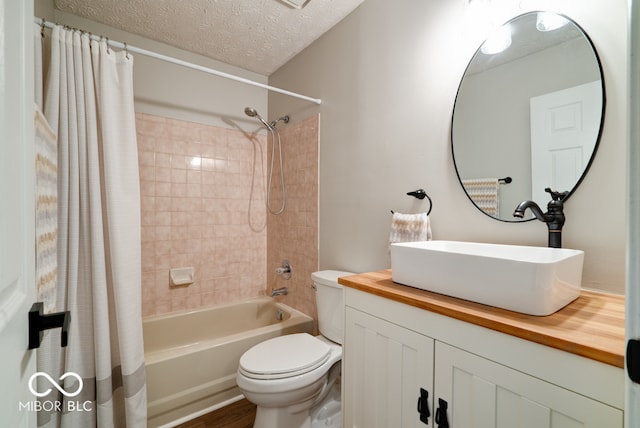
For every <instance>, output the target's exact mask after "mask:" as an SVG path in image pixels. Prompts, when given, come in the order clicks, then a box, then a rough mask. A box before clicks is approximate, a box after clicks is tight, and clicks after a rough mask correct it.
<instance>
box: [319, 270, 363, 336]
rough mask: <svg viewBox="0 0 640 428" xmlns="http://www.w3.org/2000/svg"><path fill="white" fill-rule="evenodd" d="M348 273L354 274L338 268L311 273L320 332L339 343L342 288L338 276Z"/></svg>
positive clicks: (341, 322) (342, 320)
mask: <svg viewBox="0 0 640 428" xmlns="http://www.w3.org/2000/svg"><path fill="white" fill-rule="evenodd" d="M348 275H354V274H353V273H351V272H343V271H338V270H323V271H319V272H313V273H312V274H311V279H312V280H313V284H314V285H315V288H316V306H317V308H318V329H319V330H320V334H322V335H323V336H324V337H326V338H327V339H329V340H331V341H333V342H336V343H340V344H342V338H343V336H344V290H343V288H342V285H340V284H338V278H339V277H341V276H348Z"/></svg>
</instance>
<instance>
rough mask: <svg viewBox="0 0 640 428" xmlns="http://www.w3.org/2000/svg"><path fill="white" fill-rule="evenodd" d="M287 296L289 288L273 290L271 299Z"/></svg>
mask: <svg viewBox="0 0 640 428" xmlns="http://www.w3.org/2000/svg"><path fill="white" fill-rule="evenodd" d="M287 294H289V289H287V287H281V288H272V289H271V297H276V296H286V295H287Z"/></svg>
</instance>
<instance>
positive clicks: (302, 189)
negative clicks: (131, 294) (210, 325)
mask: <svg viewBox="0 0 640 428" xmlns="http://www.w3.org/2000/svg"><path fill="white" fill-rule="evenodd" d="M136 127H137V136H138V154H139V163H140V186H141V198H142V200H141V210H142V300H143V302H142V306H143V308H142V309H143V315H144V316H148V315H156V314H163V313H167V312H173V311H177V310H184V309H193V308H197V307H201V306H210V305H214V304H220V303H228V302H231V301H235V300H241V299H246V298H251V297H256V296H259V295H264V294H265V292H266V291H267V290H268V289H270V288H271V287H279V286H282V285H283V284H280V282H282V279H281V278H277V279H276V278H275V277H274V276H275V274H274V273H273V272H274V270H275V267H276V265H274V263H275V262H272V261H271V260H272V259H273V260H280V259H281V258H282V257H285V258H289V259H290V260H291V261H292V263H293V265H294V276H293V278H292V280H290V281H287V284H284V285H288V286H289V288H290V290H291V294H290V295H289V296H286V297H285V298H284V300H285V301H286V303H288V304H290V305H292V306H294V307H296V308H298V309H300V310H302V311H304V312H305V313H308V314H309V315H311V316H314V317H315V301H314V296H313V294H312V290H311V288H310V287H309V285H310V281H309V275H310V273H311V272H312V271H314V270H316V269H317V265H318V252H317V242H318V236H317V230H318V228H317V217H318V215H317V214H318V207H317V204H318V193H317V190H318V186H317V177H318V118H317V117H313V118H310V119H307V120H304V121H301V122H299V123H297V124H289V125H283V124H281V126H280V130H281V136H282V144H283V151H284V153H283V155H284V169H285V183H286V185H287V208H286V210H285V213H284V214H283V215H281V216H273V215H268V216H267V214H266V209H265V195H266V193H265V186H266V181H265V180H266V176H267V175H266V174H267V168H266V159H267V157H268V154H267V152H266V150H265V147H266V134H265V132H264V131H262V132H260V133H257V134H250V133H246V132H243V131H240V130H233V129H227V128H218V127H214V126H208V125H202V124H197V123H192V122H186V121H180V120H174V119H167V118H163V117H158V116H152V115H147V114H141V113H138V114H136ZM278 173H279V170H278V169H277V162H276V170H275V171H274V184H276V183H277V179H276V178H277V177H278ZM276 187H277V186H274V190H273V191H272V193H273V194H272V206H276V205H278V201H277V200H276V199H277V198H278V197H279V190H277V189H276ZM267 217H268V220H267ZM267 223H268V225H267ZM267 230H269V232H267ZM268 237H269V238H268ZM268 240H269V241H273V242H269V243H267V241H268ZM269 252H272V253H273V254H272V255H271V254H270V255H269V260H270V261H269V262H268V263H267V258H268V257H267V254H268V253H269ZM278 263H279V262H278ZM179 267H194V268H195V282H194V283H193V284H191V285H189V286H182V287H174V286H171V285H170V282H169V271H170V269H171V268H179Z"/></svg>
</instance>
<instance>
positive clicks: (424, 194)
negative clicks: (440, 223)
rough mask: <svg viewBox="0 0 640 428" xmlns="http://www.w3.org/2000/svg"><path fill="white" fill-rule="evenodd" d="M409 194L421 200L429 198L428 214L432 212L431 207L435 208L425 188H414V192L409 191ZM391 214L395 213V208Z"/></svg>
mask: <svg viewBox="0 0 640 428" xmlns="http://www.w3.org/2000/svg"><path fill="white" fill-rule="evenodd" d="M407 196H413V197H414V198H418V199H420V200H422V199H424V198H427V199H428V200H429V211H427V215H429V214H431V209H432V208H433V201H432V200H431V198H430V197H429V195H427V192H425V191H424V190H423V189H418V190H414V191H413V192H407ZM391 214H393V210H391Z"/></svg>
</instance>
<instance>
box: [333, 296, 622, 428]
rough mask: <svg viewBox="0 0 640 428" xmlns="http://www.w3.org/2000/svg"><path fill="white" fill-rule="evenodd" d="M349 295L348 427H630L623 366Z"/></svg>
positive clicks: (345, 373)
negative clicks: (625, 416) (625, 420)
mask: <svg viewBox="0 0 640 428" xmlns="http://www.w3.org/2000/svg"><path fill="white" fill-rule="evenodd" d="M345 301H346V304H347V307H346V313H345V344H344V357H343V403H344V406H343V417H344V424H343V426H344V427H359V428H376V427H380V428H387V427H427V426H428V427H434V428H435V427H446V426H449V427H452V428H454V427H455V428H484V427H487V428H489V427H491V428H494V427H507V428H515V427H517V428H527V427H532V428H533V427H535V428H544V427H553V428H574V427H588V428H603V427H607V428H613V427H622V426H623V412H622V410H621V409H622V407H623V401H624V389H623V383H624V377H623V373H622V369H619V368H617V367H613V366H610V365H608V364H603V363H599V362H597V361H593V360H591V359H588V358H584V357H580V356H576V355H573V354H569V353H567V352H563V351H559V350H557V349H552V348H549V347H547V346H543V345H538V344H535V343H532V342H530V341H527V340H522V339H519V338H516V337H513V336H510V335H508V334H503V333H499V332H496V331H493V330H490V329H486V328H483V327H478V326H476V325H472V324H469V323H466V322H464V321H459V320H456V319H452V318H450V317H447V316H444V315H439V314H436V313H433V312H430V311H426V310H422V309H418V308H415V307H412V306H409V305H405V304H402V303H399V302H396V301H392V300H389V299H386V298H382V297H379V296H375V295H372V294H369V293H365V292H362V291H359V290H354V289H350V288H346V289H345ZM427 394H428V398H427V397H426V395H427ZM421 399H422V403H421V402H420V401H421ZM425 403H428V411H429V413H430V414H429V416H428V418H425V416H426V412H425V411H424V409H425V405H424V404H425ZM421 404H422V410H423V412H422V415H423V419H425V420H426V423H425V422H423V421H421V418H420V416H421V415H420V412H419V411H418V408H419V407H420V405H421ZM445 406H446V410H445V409H444V407H445ZM438 408H440V410H439V412H440V413H441V414H440V419H439V420H440V422H441V423H442V422H444V419H445V416H446V421H447V422H448V425H446V424H444V423H443V424H442V425H439V424H437V423H436V411H437V410H438Z"/></svg>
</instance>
